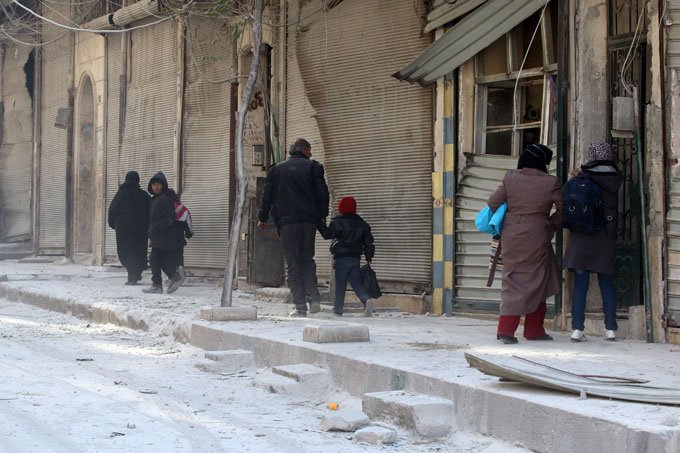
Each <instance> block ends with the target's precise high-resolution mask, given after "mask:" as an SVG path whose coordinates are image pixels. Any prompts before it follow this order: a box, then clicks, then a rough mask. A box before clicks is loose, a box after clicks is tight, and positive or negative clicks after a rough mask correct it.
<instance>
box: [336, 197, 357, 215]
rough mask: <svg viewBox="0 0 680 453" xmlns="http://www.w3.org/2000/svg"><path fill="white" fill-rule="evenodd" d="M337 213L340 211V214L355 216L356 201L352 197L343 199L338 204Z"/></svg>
mask: <svg viewBox="0 0 680 453" xmlns="http://www.w3.org/2000/svg"><path fill="white" fill-rule="evenodd" d="M338 211H340V214H356V213H357V201H356V200H355V199H354V197H343V198H342V199H341V200H340V203H338Z"/></svg>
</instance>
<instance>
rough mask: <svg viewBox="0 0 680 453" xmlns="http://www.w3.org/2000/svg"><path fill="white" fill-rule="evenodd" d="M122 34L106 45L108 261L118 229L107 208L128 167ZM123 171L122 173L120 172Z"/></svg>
mask: <svg viewBox="0 0 680 453" xmlns="http://www.w3.org/2000/svg"><path fill="white" fill-rule="evenodd" d="M123 42H124V40H123V37H122V34H120V33H112V34H110V35H108V36H107V48H106V66H107V68H108V72H107V74H106V90H107V92H106V102H107V108H106V115H107V119H106V122H107V123H106V125H107V127H106V210H105V213H104V215H105V216H106V222H107V224H106V236H105V238H104V241H105V258H106V259H107V260H109V261H115V260H116V259H117V257H116V232H115V230H114V229H113V228H109V226H108V209H109V206H110V205H111V200H113V197H114V196H115V195H116V192H117V191H118V187H119V186H120V184H122V182H123V181H124V180H125V173H126V170H125V168H126V167H125V166H123V168H121V167H120V162H119V161H120V155H119V152H120V148H119V130H120V124H119V119H120V88H121V87H120V83H121V79H120V77H121V74H122V73H123V52H122V48H121V43H123ZM121 173H122V174H121Z"/></svg>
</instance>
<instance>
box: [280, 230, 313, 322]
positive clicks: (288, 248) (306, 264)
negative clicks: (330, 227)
mask: <svg viewBox="0 0 680 453" xmlns="http://www.w3.org/2000/svg"><path fill="white" fill-rule="evenodd" d="M279 234H280V236H281V245H282V247H283V257H284V258H285V260H286V270H287V274H288V287H289V288H290V292H291V295H292V296H293V303H294V304H295V308H296V309H297V310H298V311H299V312H303V313H306V312H307V298H309V303H310V304H316V303H319V289H318V287H317V286H318V285H317V280H316V263H315V262H314V238H315V236H316V225H314V224H312V223H291V224H289V225H281V227H280V228H279Z"/></svg>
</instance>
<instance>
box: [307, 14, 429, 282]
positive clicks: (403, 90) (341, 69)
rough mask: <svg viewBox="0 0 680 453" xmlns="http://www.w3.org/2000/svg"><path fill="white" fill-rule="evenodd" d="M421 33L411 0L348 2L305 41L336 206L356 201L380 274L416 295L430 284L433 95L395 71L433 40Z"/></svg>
mask: <svg viewBox="0 0 680 453" xmlns="http://www.w3.org/2000/svg"><path fill="white" fill-rule="evenodd" d="M423 9H424V6H422V4H421V11H422V10H423ZM388 12H389V13H388ZM420 29H421V22H420V18H419V17H418V15H417V14H416V12H415V10H414V4H413V2H412V1H411V0H400V1H395V0H392V1H379V0H374V1H363V0H345V1H343V2H342V3H340V4H339V5H338V6H337V7H335V8H333V9H332V10H330V11H327V12H326V13H325V14H323V15H318V16H317V20H314V21H313V22H312V23H311V24H310V25H309V26H308V27H307V28H306V31H302V32H299V33H298V40H297V43H296V50H297V55H298V61H299V67H300V70H301V76H302V79H303V81H304V83H305V90H306V92H307V94H308V98H309V100H310V103H311V105H312V106H313V107H314V110H315V114H316V121H317V124H318V127H319V130H320V133H321V138H322V140H323V144H324V151H325V156H324V157H325V166H326V170H327V175H328V181H329V186H330V187H331V191H332V194H333V198H334V203H335V201H337V199H339V197H342V196H346V195H353V196H355V197H356V198H357V200H358V205H359V211H360V214H361V215H362V216H363V217H364V218H365V219H366V220H367V221H368V222H369V223H370V224H371V227H372V229H373V233H374V236H375V241H376V250H377V251H376V260H375V268H376V272H377V274H378V276H379V278H380V279H381V280H386V281H395V282H406V283H408V284H412V285H413V286H412V287H413V290H416V287H417V286H420V287H421V288H422V286H423V285H429V283H430V281H431V267H432V262H431V260H432V203H431V194H432V180H431V172H432V92H431V91H430V90H426V89H422V88H420V87H412V86H408V85H404V84H400V83H399V82H397V81H396V80H394V79H393V78H391V76H390V74H392V73H393V72H394V71H395V70H397V69H398V68H399V67H401V66H402V65H403V64H405V63H406V62H408V61H409V60H411V59H412V58H414V57H415V56H416V55H418V54H419V53H420V52H422V51H423V49H425V48H426V47H427V46H428V45H429V44H430V39H429V38H427V37H426V38H421V37H420Z"/></svg>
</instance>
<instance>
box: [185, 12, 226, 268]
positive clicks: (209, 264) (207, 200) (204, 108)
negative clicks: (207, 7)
mask: <svg viewBox="0 0 680 453" xmlns="http://www.w3.org/2000/svg"><path fill="white" fill-rule="evenodd" d="M230 46H231V42H230V30H229V28H228V25H227V23H226V22H225V21H224V20H223V19H222V20H218V19H210V18H202V17H191V18H190V19H189V23H188V27H187V30H186V52H185V62H186V63H185V64H186V75H185V89H184V122H183V125H184V131H183V141H184V142H183V150H182V162H183V178H182V202H184V203H185V204H186V205H187V207H188V208H189V209H190V210H191V215H192V219H193V223H194V230H195V234H194V236H193V237H192V238H191V240H189V241H188V245H187V248H186V250H185V254H184V261H185V265H186V266H187V267H193V268H196V267H201V268H219V269H221V268H223V267H224V265H225V263H226V261H227V250H228V237H229V226H230V225H229V133H230V131H229V119H230V118H229V115H230V112H231V105H230V89H231V87H230V81H229V80H228V77H229V76H230V74H231V49H230Z"/></svg>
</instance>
